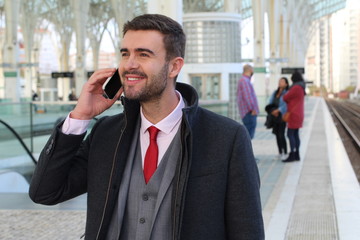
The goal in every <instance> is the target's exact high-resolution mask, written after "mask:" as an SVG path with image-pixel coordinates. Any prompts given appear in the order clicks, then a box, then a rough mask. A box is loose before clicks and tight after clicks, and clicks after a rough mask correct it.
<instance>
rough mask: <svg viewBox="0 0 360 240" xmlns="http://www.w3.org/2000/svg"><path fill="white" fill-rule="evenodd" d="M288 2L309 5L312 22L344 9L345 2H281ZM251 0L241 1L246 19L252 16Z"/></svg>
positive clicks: (328, 0)
mask: <svg viewBox="0 0 360 240" xmlns="http://www.w3.org/2000/svg"><path fill="white" fill-rule="evenodd" d="M288 1H304V2H305V4H308V5H310V7H309V8H308V9H312V12H311V13H309V16H311V18H312V20H314V19H318V18H321V17H323V16H325V15H329V14H331V13H334V12H336V11H338V10H340V9H342V8H344V7H345V4H346V0H283V5H285V6H286V5H287V2H288ZM251 3H252V0H242V6H241V14H242V18H243V19H246V18H249V17H251V16H252V5H251Z"/></svg>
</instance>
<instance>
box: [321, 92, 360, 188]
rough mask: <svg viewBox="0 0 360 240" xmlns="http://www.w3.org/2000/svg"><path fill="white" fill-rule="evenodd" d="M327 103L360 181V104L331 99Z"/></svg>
mask: <svg viewBox="0 0 360 240" xmlns="http://www.w3.org/2000/svg"><path fill="white" fill-rule="evenodd" d="M326 103H327V105H328V107H329V110H330V113H331V115H332V118H333V121H334V123H335V125H336V127H337V129H338V132H339V135H340V137H341V139H342V141H343V143H344V146H345V149H346V151H347V154H348V156H349V159H350V162H351V164H352V167H353V169H354V172H355V174H356V177H357V179H358V181H359V183H360V105H359V104H358V103H354V102H349V101H337V100H329V99H328V100H327V101H326Z"/></svg>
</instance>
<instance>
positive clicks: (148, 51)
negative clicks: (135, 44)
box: [120, 48, 155, 55]
mask: <svg viewBox="0 0 360 240" xmlns="http://www.w3.org/2000/svg"><path fill="white" fill-rule="evenodd" d="M120 52H129V50H128V49H127V48H121V49H120ZM135 52H147V53H150V54H151V55H155V53H154V52H153V51H151V50H150V49H148V48H136V49H135Z"/></svg>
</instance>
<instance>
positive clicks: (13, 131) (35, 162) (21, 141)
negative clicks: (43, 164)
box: [0, 119, 37, 165]
mask: <svg viewBox="0 0 360 240" xmlns="http://www.w3.org/2000/svg"><path fill="white" fill-rule="evenodd" d="M0 123H2V124H4V125H5V127H7V128H8V129H9V130H10V131H11V132H12V133H13V134H14V135H15V137H16V138H17V139H18V140H19V142H20V144H21V145H22V146H23V148H24V149H25V151H26V153H27V154H28V155H29V156H30V158H31V160H32V161H33V162H34V164H35V165H36V164H37V161H36V160H35V158H34V156H33V155H32V153H31V152H30V150H29V149H28V147H27V146H26V145H25V143H24V141H23V140H22V139H21V137H20V136H19V134H17V132H16V131H15V130H14V129H13V128H12V127H11V126H10V125H9V124H7V123H6V122H4V121H3V120H1V119H0Z"/></svg>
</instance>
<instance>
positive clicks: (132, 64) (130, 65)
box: [124, 56, 139, 69]
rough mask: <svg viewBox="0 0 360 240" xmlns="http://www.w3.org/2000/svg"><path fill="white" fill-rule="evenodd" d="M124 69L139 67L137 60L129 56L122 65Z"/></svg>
mask: <svg viewBox="0 0 360 240" xmlns="http://www.w3.org/2000/svg"><path fill="white" fill-rule="evenodd" d="M124 67H125V69H137V68H138V67H139V62H138V61H137V59H136V57H135V56H130V57H129V58H128V59H127V60H126V62H125V65H124Z"/></svg>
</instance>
